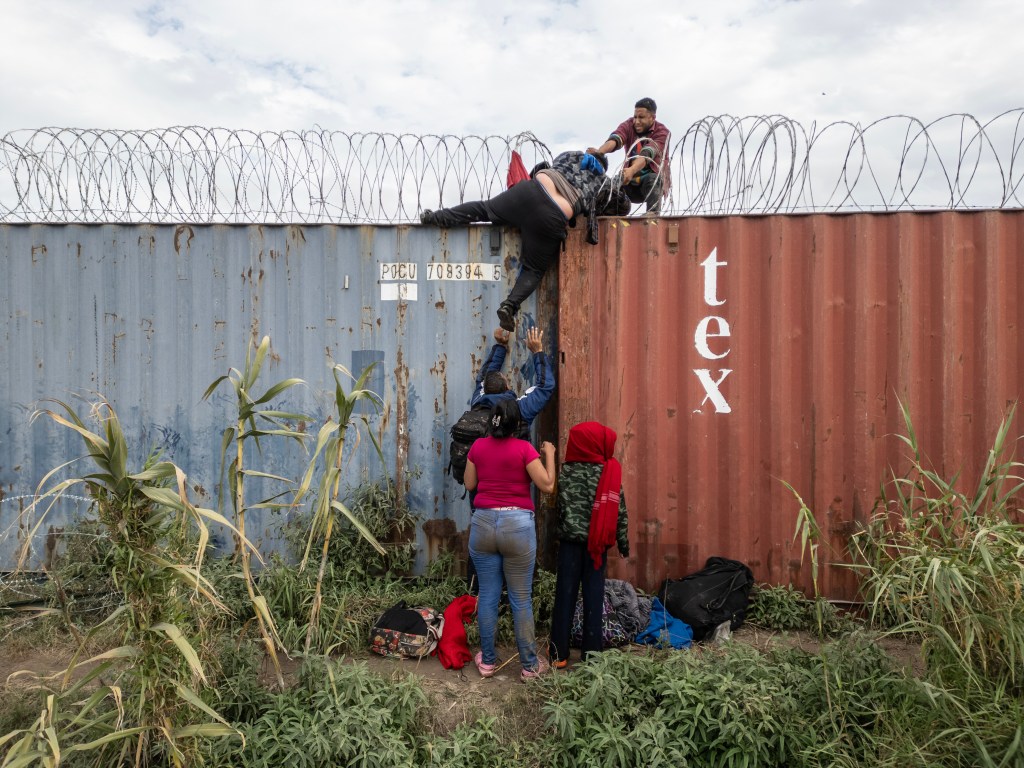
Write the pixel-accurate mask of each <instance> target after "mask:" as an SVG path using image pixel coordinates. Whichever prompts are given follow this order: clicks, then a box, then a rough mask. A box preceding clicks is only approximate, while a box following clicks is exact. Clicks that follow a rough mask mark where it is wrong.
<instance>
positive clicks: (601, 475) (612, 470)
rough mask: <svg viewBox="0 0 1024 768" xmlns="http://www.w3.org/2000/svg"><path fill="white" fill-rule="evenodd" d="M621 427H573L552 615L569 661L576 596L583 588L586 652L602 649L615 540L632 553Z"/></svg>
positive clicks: (556, 649) (560, 655)
mask: <svg viewBox="0 0 1024 768" xmlns="http://www.w3.org/2000/svg"><path fill="white" fill-rule="evenodd" d="M615 440H616V434H615V431H614V430H612V429H609V428H608V427H606V426H604V425H603V424H599V423H598V422H596V421H585V422H583V423H581V424H577V425H576V426H575V427H573V428H572V429H570V430H569V440H568V443H567V444H566V448H565V461H564V463H563V464H562V468H561V470H560V471H559V473H558V538H559V544H558V570H557V576H556V580H555V607H554V610H553V612H552V616H551V648H550V651H551V661H552V663H553V665H554V666H555V667H556V668H561V667H564V666H565V665H566V663H567V659H568V658H569V632H570V629H571V624H572V614H573V611H574V609H575V608H576V596H577V595H578V594H579V591H580V587H582V588H583V649H582V654H583V657H584V658H586V656H587V654H589V653H594V652H598V651H601V650H602V649H603V644H602V640H601V609H602V606H603V605H604V578H605V570H606V567H607V554H608V550H609V549H610V548H611V546H612V544H618V548H619V553H620V554H621V555H622V556H623V557H629V539H628V536H627V534H628V525H627V519H626V497H625V494H624V493H623V490H622V467H621V466H620V465H619V462H618V460H617V459H616V458H615Z"/></svg>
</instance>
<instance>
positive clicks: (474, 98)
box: [0, 0, 1024, 150]
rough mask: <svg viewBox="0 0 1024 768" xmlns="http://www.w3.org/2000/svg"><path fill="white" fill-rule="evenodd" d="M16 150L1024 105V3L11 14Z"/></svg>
mask: <svg viewBox="0 0 1024 768" xmlns="http://www.w3.org/2000/svg"><path fill="white" fill-rule="evenodd" d="M4 22H5V28H6V29H7V30H8V31H9V34H8V36H7V44H6V45H5V46H4V47H3V48H2V49H0V67H2V68H3V71H4V72H5V73H8V74H9V76H5V77H4V78H3V79H2V81H0V103H2V104H3V110H2V111H0V115H2V120H0V134H2V133H6V132H7V131H9V130H13V129H16V128H27V127H38V126H43V125H61V126H104V127H125V128H129V127H155V126H169V125H181V124H198V125H206V126H227V127H239V128H242V127H244V128H251V129H254V130H256V129H304V128H309V127H312V126H313V125H314V124H319V125H321V126H323V127H326V128H330V129H334V130H342V131H387V132H395V133H454V134H500V135H512V134H515V133H518V132H520V131H526V130H528V131H533V132H534V133H535V134H536V135H537V136H538V137H540V138H541V139H542V140H544V141H545V142H546V143H548V144H549V145H550V146H552V148H553V149H556V150H558V149H563V148H566V147H568V146H580V145H588V144H592V143H594V142H596V141H598V140H600V139H601V138H603V137H604V136H605V135H606V134H607V133H608V131H609V130H611V128H613V127H614V126H615V125H616V124H617V123H618V122H619V121H620V120H622V119H623V118H624V117H625V116H627V115H628V114H630V112H631V110H632V104H633V102H634V101H635V100H636V99H637V98H639V97H640V96H647V95H649V96H652V97H654V98H655V99H657V101H658V103H659V105H660V109H659V117H660V118H661V119H662V120H663V121H664V122H665V123H666V124H668V125H669V126H670V127H671V128H672V129H673V130H674V131H675V133H676V134H677V135H679V134H681V133H682V132H684V131H685V130H686V128H687V127H689V126H690V125H691V124H693V123H694V122H695V121H697V120H699V119H701V118H703V117H704V116H706V115H717V114H732V115H752V114H782V115H787V116H789V117H793V118H795V119H798V120H800V121H801V122H803V123H805V124H807V125H809V124H810V122H812V121H817V122H818V124H819V125H821V124H824V123H827V122H830V121H834V120H850V121H854V122H860V123H862V124H864V123H867V122H871V121H872V120H874V119H877V118H879V117H882V116H885V115H888V114H894V113H906V114H912V115H915V116H918V117H921V118H922V119H925V120H926V121H927V120H930V119H934V118H936V117H939V116H941V115H944V114H947V113H950V112H970V113H973V114H975V115H977V116H978V117H980V118H982V119H987V118H990V117H993V116H995V115H996V114H998V113H1000V112H1002V111H1004V110H1006V109H1009V108H1012V107H1016V106H1020V103H1019V102H1020V101H1021V98H1020V96H1019V87H1018V83H1017V81H1018V72H1019V61H1018V56H1017V51H1018V50H1019V44H1018V42H1017V40H1016V36H1017V34H1018V32H1019V30H1020V29H1022V28H1024V4H1020V3H1017V2H1011V1H1009V0H976V2H973V3H970V4H968V3H962V2H954V1H953V0H945V1H943V0H938V1H934V0H933V1H931V2H924V1H923V0H902V1H901V2H898V3H892V2H889V0H828V1H827V2H826V0H802V1H800V2H785V1H783V0H726V1H724V2H722V1H718V2H716V1H712V0H701V1H700V2H698V1H696V0H683V1H682V2H679V3H669V4H662V5H660V6H659V5H656V4H655V5H641V6H623V5H622V4H621V3H613V2H610V1H609V0H589V1H588V0H579V2H577V3H559V2H551V0H525V1H524V2H521V3H519V4H517V5H515V6H514V8H511V7H509V6H507V5H505V4H496V3H492V2H488V1H487V0H454V1H452V2H440V1H438V2H427V1H425V0H424V1H421V2H415V1H413V0H372V1H371V0H349V1H348V2H326V1H318V2H309V1H303V0H299V1H298V2H291V3H280V2H273V3H271V2H267V1H266V0H260V1H258V2H240V1H238V0H229V1H222V2H210V1H209V0H175V1H173V2H163V3H160V2H152V0H145V1H139V2H135V1H134V0H114V1H113V2H99V0H51V1H48V2H39V0H12V1H9V2H8V3H6V4H5V11H4Z"/></svg>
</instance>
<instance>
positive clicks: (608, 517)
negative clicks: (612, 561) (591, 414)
mask: <svg viewBox="0 0 1024 768" xmlns="http://www.w3.org/2000/svg"><path fill="white" fill-rule="evenodd" d="M617 438H618V435H616V434H615V430H614V429H611V428H609V427H606V426H605V425H604V424H601V423H599V422H596V421H584V422H581V423H580V424H577V425H576V426H575V427H572V428H571V429H570V430H569V440H568V442H567V443H566V446H565V459H564V461H586V462H588V463H590V464H603V465H604V468H603V469H602V470H601V479H600V480H598V481H597V495H596V496H595V497H594V506H593V507H592V508H591V511H590V530H589V531H588V532H587V551H588V552H589V553H590V557H591V558H592V559H593V561H594V568H600V567H601V561H602V560H603V559H604V553H605V551H606V550H607V549H608V548H609V547H610V546H611V545H612V544H614V543H615V531H616V528H617V526H618V523H619V491H621V490H622V465H621V464H619V462H618V459H616V458H615V440H616V439H617Z"/></svg>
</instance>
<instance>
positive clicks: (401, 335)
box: [0, 225, 556, 570]
mask: <svg viewBox="0 0 1024 768" xmlns="http://www.w3.org/2000/svg"><path fill="white" fill-rule="evenodd" d="M518 251H519V239H518V236H517V235H516V234H515V232H514V231H505V230H501V229H497V228H491V227H474V228H462V229H457V230H448V231H444V230H439V229H437V228H434V227H406V226H399V227H369V226H365V227H356V226H349V227H346V226H330V225H323V226H304V227H297V226H281V227H268V226H227V225H218V226H209V227H189V226H178V227H175V226H146V225H139V226H117V225H100V226H81V225H67V226H60V225H26V226H18V225H4V226H0V324H2V327H0V360H2V361H3V370H2V372H0V570H3V569H4V568H9V567H10V566H11V565H12V564H13V560H14V555H15V552H16V550H17V547H18V545H19V544H20V540H21V539H22V537H23V536H25V535H26V531H27V530H28V529H29V528H30V526H31V521H30V520H28V519H26V518H25V517H24V516H22V515H21V514H20V513H21V510H22V509H23V508H24V507H25V506H26V505H27V503H28V502H29V501H30V499H25V498H18V497H22V496H24V495H27V494H32V493H33V491H34V490H35V489H36V485H37V483H38V482H39V481H40V480H41V479H42V477H43V476H44V475H45V473H46V472H48V471H49V470H51V469H53V468H54V467H57V466H58V465H60V464H63V463H64V462H66V461H68V460H69V459H70V458H72V457H76V456H81V455H82V454H83V453H84V450H83V446H82V442H81V440H80V439H79V438H78V437H77V436H76V435H74V434H73V433H72V432H70V431H69V430H66V429H63V428H60V427H58V426H56V425H54V424H53V423H51V422H50V421H49V420H47V419H41V420H37V421H36V422H35V423H30V421H29V416H30V414H31V413H32V411H33V410H34V409H35V408H36V407H38V405H39V401H40V400H41V399H42V398H58V399H61V400H65V401H69V402H73V403H74V404H75V405H76V407H78V406H81V404H82V401H81V400H77V399H76V398H79V397H84V398H86V400H88V401H93V400H95V399H96V398H95V396H94V395H93V394H92V393H100V394H102V395H103V396H105V397H106V398H107V399H108V400H109V401H110V402H111V403H112V404H113V405H114V407H115V409H116V410H117V412H118V414H119V415H120V417H121V420H122V423H123V426H124V428H125V430H126V432H127V433H128V437H129V440H130V442H131V445H132V447H133V450H134V451H135V454H134V455H135V459H136V466H138V465H140V464H141V461H142V459H143V458H144V457H145V454H146V452H147V451H148V450H149V449H150V448H152V447H157V448H160V449H162V450H163V451H164V452H165V455H166V457H167V458H169V459H170V460H172V461H174V462H175V463H177V464H178V465H179V466H181V467H182V468H183V469H184V470H185V471H186V473H187V474H188V476H189V479H190V481H191V482H193V483H195V484H197V485H198V486H200V487H201V488H202V489H203V492H200V493H199V494H198V495H199V499H198V500H199V501H200V502H201V503H203V504H211V503H213V502H212V496H213V495H214V493H215V492H216V483H217V478H218V472H219V452H220V440H221V437H220V436H221V433H222V431H223V430H224V429H225V428H226V427H227V426H229V425H230V423H231V419H232V401H233V397H234V396H233V392H231V390H230V388H229V387H227V386H226V385H225V388H224V389H221V390H219V391H218V393H217V394H216V395H215V396H214V397H213V398H212V401H210V402H202V401H201V400H200V398H201V397H202V394H203V392H204V390H205V389H206V387H207V386H208V385H209V384H210V383H211V382H212V381H213V380H214V379H216V378H217V377H218V376H221V375H224V374H226V373H227V372H228V369H229V368H230V367H234V368H242V367H243V366H244V363H245V356H246V345H247V343H248V342H249V341H250V340H252V339H255V340H257V341H258V339H259V338H260V337H262V336H263V335H269V336H270V337H271V340H272V345H273V349H272V355H271V356H270V360H269V362H268V364H267V365H266V366H265V369H264V373H263V375H262V376H261V382H262V387H263V388H266V387H267V386H269V385H270V384H272V383H274V382H277V381H279V380H281V379H283V378H286V377H293V376H294V377H300V378H302V379H304V380H305V381H306V382H307V383H308V385H309V386H308V387H307V388H293V389H291V390H289V391H288V393H287V395H286V396H285V397H284V398H283V399H281V400H280V401H278V404H279V405H280V407H281V408H282V409H285V410H298V411H300V412H305V413H310V414H312V415H313V416H314V417H315V419H316V421H315V423H311V424H310V425H308V429H309V430H310V431H313V432H314V433H315V430H316V429H317V428H318V427H319V424H320V423H322V421H323V419H324V418H326V416H327V415H328V414H329V413H330V412H331V409H332V407H333V406H332V399H331V398H332V392H333V378H332V377H331V373H330V367H331V366H332V365H333V364H335V363H341V364H342V365H344V366H346V367H347V368H349V369H350V370H352V372H353V373H354V374H356V375H358V374H359V372H360V371H361V370H362V369H363V367H364V366H365V365H366V364H367V363H368V362H370V361H373V360H380V361H381V366H380V367H379V368H378V370H377V372H376V375H375V377H374V378H373V379H371V382H370V386H371V387H372V388H374V389H376V390H377V391H379V392H380V393H381V394H382V395H383V397H384V409H383V413H382V414H381V415H380V416H373V417H372V418H371V423H372V424H373V426H374V428H375V429H376V430H379V432H380V433H381V435H382V437H383V445H384V450H385V455H386V456H387V459H388V464H389V466H388V468H387V469H388V471H389V472H391V473H393V475H394V476H395V477H396V478H397V480H398V482H399V483H400V485H401V487H403V488H404V489H405V491H406V492H407V494H408V499H409V503H410V506H411V509H412V511H413V512H414V513H415V514H418V515H420V516H421V518H423V519H424V520H425V521H430V520H436V521H439V522H438V523H435V524H433V525H430V526H427V527H426V531H429V533H427V532H426V531H425V530H424V528H423V526H421V527H420V528H418V530H417V534H416V535H417V537H418V539H419V541H420V544H421V547H420V552H421V554H420V558H419V560H418V566H419V567H422V565H423V564H424V563H425V562H426V560H427V558H429V557H431V556H433V555H435V554H437V552H438V550H439V549H440V548H442V547H445V546H460V545H461V538H460V535H461V533H462V532H463V531H465V529H466V528H467V526H468V520H469V508H468V503H467V502H466V501H465V500H463V499H462V488H461V487H460V486H456V485H455V483H454V481H452V480H451V479H450V478H448V477H447V476H446V475H445V474H444V467H445V465H446V464H447V427H448V426H449V425H450V424H451V423H452V422H453V421H454V420H455V419H456V418H457V417H458V415H459V414H460V413H461V412H462V411H463V410H464V409H465V407H466V405H467V403H468V400H469V397H470V395H471V392H472V387H473V376H474V374H475V372H476V370H477V367H478V366H479V365H480V363H481V362H482V360H483V358H484V356H485V355H486V352H487V349H488V348H489V346H490V344H491V342H492V341H493V340H492V339H491V333H492V331H493V329H494V328H495V327H496V323H497V320H496V317H495V314H494V311H495V309H496V308H497V306H498V303H499V302H500V301H501V299H502V298H503V297H504V295H505V294H506V293H507V290H508V286H509V285H510V284H511V281H512V279H514V276H515V269H516V267H517V264H518ZM441 263H446V264H448V263H450V264H464V263H480V264H483V265H488V266H491V265H500V266H501V267H502V270H501V276H500V279H499V280H497V281H495V280H492V279H490V278H493V277H494V272H493V269H491V270H490V271H489V272H488V271H487V270H485V271H484V272H481V273H480V274H481V275H482V276H483V277H484V278H485V279H476V272H475V271H474V275H473V277H474V279H470V280H460V279H457V278H458V277H459V276H460V275H459V274H458V273H457V272H452V273H449V272H448V271H444V272H442V273H438V272H437V271H436V266H431V265H438V264H441ZM389 265H404V266H389ZM413 270H415V273H414V272H413ZM555 284H556V283H555V280H554V277H553V276H551V277H549V279H548V280H546V281H545V284H544V285H543V286H542V289H541V292H540V294H539V295H540V297H541V298H540V299H537V300H536V301H535V300H531V302H529V303H528V304H527V305H526V306H525V307H524V310H525V316H526V317H527V319H528V320H529V319H533V317H534V315H535V307H536V306H537V305H538V304H547V305H548V306H553V301H554V299H553V295H552V291H553V290H554V286H555ZM536 298H537V297H535V299H536ZM548 322H553V314H551V313H550V312H548ZM552 327H553V326H552ZM549 330H551V329H549ZM514 338H515V343H514V345H513V349H512V352H511V354H510V360H509V362H508V363H507V364H506V371H513V372H514V375H513V377H512V379H513V382H514V383H515V384H516V385H517V386H518V387H520V388H522V387H525V386H528V384H529V380H530V379H531V378H532V373H533V371H532V365H531V364H530V362H529V355H528V352H527V350H526V348H525V343H524V342H523V340H522V338H521V337H514ZM548 339H549V340H551V341H553V339H554V333H553V332H551V333H548ZM264 449H265V452H264V456H263V458H262V460H261V459H259V458H258V457H257V456H256V455H255V451H253V452H252V458H251V461H252V462H253V465H254V467H255V465H256V464H259V466H258V468H260V469H263V470H265V471H270V472H274V473H276V474H282V475H284V476H286V477H295V478H298V477H299V476H300V475H301V471H302V469H303V468H304V467H305V464H306V461H307V458H306V456H305V455H304V454H303V453H302V452H301V451H299V450H298V449H296V448H295V447H294V446H293V445H292V444H291V443H289V442H274V441H272V440H271V441H267V442H266V443H265V446H264ZM86 467H87V465H81V466H79V467H77V468H75V473H76V474H81V473H84V472H87V471H90V470H89V469H88V468H86ZM380 471H381V469H380V467H379V461H378V460H377V459H376V457H375V455H374V454H373V452H372V449H371V448H369V446H368V445H364V447H363V449H361V450H359V451H357V452H355V453H354V454H353V461H352V463H351V464H350V465H349V467H348V469H347V473H346V476H345V480H346V482H349V483H356V482H358V481H359V479H360V478H361V477H362V476H363V475H364V474H365V473H369V474H370V475H371V476H375V475H379V473H380ZM254 496H255V494H252V495H251V496H250V498H253V497H254ZM83 507H84V504H81V503H77V502H71V503H68V504H63V505H61V506H60V507H59V508H57V509H56V510H54V512H53V513H52V515H51V517H50V518H49V520H48V526H53V527H57V528H59V527H60V526H62V525H64V524H66V523H67V522H68V520H69V519H70V518H72V517H74V516H75V515H76V514H79V513H80V512H81V511H82V508H83ZM445 521H450V522H445ZM279 522H280V518H279V517H278V516H275V515H272V514H270V513H264V514H263V515H260V514H259V513H258V512H254V513H253V515H252V517H251V522H250V523H249V530H250V531H251V532H252V533H253V535H254V538H256V539H257V540H259V541H261V542H262V543H263V545H264V548H265V549H269V548H272V547H274V546H276V542H275V539H276V536H277V534H276V526H277V524H278V523H279ZM45 530H47V529H45V528H44V529H43V531H45ZM41 533H42V532H41ZM43 538H44V536H43V535H41V536H40V543H39V546H37V547H36V549H35V552H34V564H36V565H38V563H39V562H40V561H42V560H44V559H45V557H46V552H45V551H44V546H43V544H42V540H43Z"/></svg>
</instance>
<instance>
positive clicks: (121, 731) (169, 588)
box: [0, 401, 250, 768]
mask: <svg viewBox="0 0 1024 768" xmlns="http://www.w3.org/2000/svg"><path fill="white" fill-rule="evenodd" d="M53 402H55V403H57V405H59V406H60V407H61V409H62V410H63V412H64V413H63V414H62V413H58V412H57V411H54V410H51V409H42V410H40V411H37V412H36V414H34V416H33V418H36V417H38V416H40V415H45V416H48V417H49V418H51V419H52V420H53V421H55V422H57V423H58V424H60V425H62V426H65V427H68V428H69V429H72V430H74V431H75V432H77V433H78V434H79V435H80V436H81V437H82V439H83V440H84V442H85V445H86V449H87V452H88V457H89V458H90V459H91V460H92V462H93V464H94V465H95V467H96V469H95V471H94V472H92V473H91V474H88V475H85V476H83V477H77V478H70V479H66V480H62V481H59V482H56V481H55V480H54V479H53V478H54V476H55V474H56V473H57V472H58V471H60V470H62V469H64V468H65V467H67V466H68V465H67V464H66V465H63V466H62V467H58V468H56V469H54V470H52V471H51V472H49V473H48V474H47V475H46V476H45V477H44V478H43V480H42V481H41V483H40V485H39V490H38V491H37V493H36V499H35V501H34V502H33V507H35V508H37V509H42V508H43V507H44V506H45V505H46V504H49V505H50V506H48V507H46V510H47V511H48V510H49V509H50V508H51V507H52V505H53V504H54V503H56V502H57V501H58V500H59V499H60V497H61V496H62V495H63V494H64V493H65V492H66V491H68V489H70V488H72V487H75V486H84V487H85V488H86V489H87V491H88V493H89V495H90V496H91V497H92V498H93V500H94V510H95V513H96V516H97V521H98V524H99V525H100V526H101V527H102V529H103V531H104V532H105V534H106V536H107V538H108V539H109V542H110V553H109V563H110V577H111V580H112V582H113V584H114V586H115V588H116V589H117V590H118V591H119V592H120V593H121V595H122V598H123V602H122V604H121V605H120V606H119V607H117V608H116V609H115V610H114V611H113V612H112V613H111V614H110V615H109V616H107V618H106V619H104V620H103V621H102V622H100V623H99V624H97V625H96V626H94V627H93V628H92V629H91V630H90V632H89V633H88V634H87V635H86V636H85V637H84V638H83V640H82V643H81V645H80V648H79V653H78V654H76V655H75V656H74V657H73V658H72V660H71V663H70V664H69V665H68V668H67V670H66V671H65V672H63V673H61V674H59V675H57V676H56V677H60V678H62V679H61V680H60V685H59V689H58V690H56V691H55V692H53V693H52V694H50V695H49V696H48V697H47V699H46V704H45V706H44V707H43V709H42V710H41V712H40V715H39V718H38V719H37V722H36V723H35V724H34V725H33V726H32V727H31V728H28V729H25V730H22V731H15V732H12V733H9V734H7V735H6V736H4V737H2V738H0V746H3V745H5V744H10V749H9V750H8V752H7V755H6V758H5V760H4V763H3V765H4V766H11V767H12V768H13V766H24V765H42V766H57V765H60V764H61V763H62V761H63V760H64V759H65V758H66V757H67V755H69V754H74V753H76V752H82V753H89V754H93V755H94V759H93V760H92V762H91V764H93V765H101V766H122V765H135V766H141V765H147V764H149V763H150V762H151V761H153V760H154V759H155V758H157V756H160V757H162V759H164V760H167V761H168V762H169V763H170V764H172V765H175V766H184V765H190V764H194V762H195V761H194V759H193V758H194V757H195V755H196V754H197V752H196V740H197V739H204V738H211V737H221V736H227V735H237V732H236V731H235V730H234V729H233V728H232V727H230V726H229V725H228V724H227V722H225V721H224V720H223V719H222V718H221V717H220V716H219V715H218V714H217V713H216V712H215V711H214V710H212V709H211V708H210V707H209V706H208V705H206V704H205V703H203V702H202V701H201V699H200V697H199V694H198V693H197V689H201V688H202V687H204V686H205V685H207V678H206V673H205V671H204V665H203V661H202V658H201V656H200V653H201V650H202V648H203V646H204V643H203V631H204V623H205V622H206V621H208V620H209V618H210V617H212V616H215V615H216V614H217V613H219V612H221V611H223V610H224V606H223V605H222V603H221V602H220V600H219V599H218V597H217V595H216V593H215V590H214V589H213V587H212V586H211V584H210V583H209V581H208V580H207V579H206V578H204V576H203V575H202V563H203V555H204V553H205V552H206V549H207V544H208V540H209V530H208V527H207V524H208V523H209V522H214V523H218V524H221V525H224V526H227V527H228V528H229V529H231V530H234V527H233V526H232V525H231V523H230V522H229V521H228V520H226V519H225V518H224V517H223V516H222V515H220V514H219V513H217V512H215V511H213V510H209V509H203V508H200V507H197V506H195V505H193V504H192V503H191V502H190V501H189V498H188V491H187V484H186V478H185V474H184V472H182V471H181V470H180V469H179V468H178V467H176V466H175V465H174V464H172V463H170V462H166V461H160V460H159V457H150V458H149V460H147V462H146V463H145V465H144V467H143V469H142V470H140V471H138V472H134V473H133V472H130V471H129V469H128V445H127V441H126V440H125V437H124V433H123V431H122V429H121V425H120V422H119V420H118V418H117V415H116V414H115V413H114V411H113V409H112V408H111V407H110V405H109V404H108V403H106V402H101V403H100V404H99V405H98V406H97V407H96V409H95V414H96V416H97V417H98V418H100V419H101V421H102V426H103V429H102V434H97V433H96V432H93V431H91V430H90V429H88V428H87V427H86V425H85V423H84V422H83V421H82V419H81V418H79V416H78V415H77V414H76V413H75V411H74V410H73V409H72V408H71V407H70V406H68V405H67V404H65V403H62V402H59V401H53ZM68 464H71V462H68ZM51 482H53V483H54V484H53V485H52V486H51V485H50V483H51ZM45 517H46V513H45V512H44V513H42V514H40V516H39V520H38V522H37V526H38V525H41V524H42V522H43V520H44V519H45ZM236 533H237V531H236ZM30 540H31V537H28V538H27V539H26V541H27V542H28V541H30ZM239 540H240V542H241V544H242V546H244V547H249V546H250V544H249V542H248V541H246V540H245V538H244V537H242V536H240V535H239ZM27 547H28V543H26V545H25V548H24V549H23V551H22V553H21V561H22V562H23V561H24V559H25V558H26V557H27V555H28V550H27ZM112 627H113V628H116V629H117V634H118V635H119V637H120V640H121V645H119V646H118V647H116V648H113V649H111V650H108V651H106V652H104V653H101V654H99V655H97V656H94V657H93V658H91V659H88V660H87V661H81V662H80V661H79V658H80V655H81V653H82V651H83V649H84V648H85V647H86V645H87V643H88V641H89V640H90V639H91V638H92V637H93V636H94V635H95V634H96V633H97V632H101V631H109V629H110V628H112ZM83 671H84V674H83ZM111 676H113V679H112V680H111V679H110V678H111ZM96 681H99V682H100V683H101V684H100V685H99V687H98V688H96V687H95V686H93V685H92V684H93V683H94V682H96ZM83 697H84V698H83Z"/></svg>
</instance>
